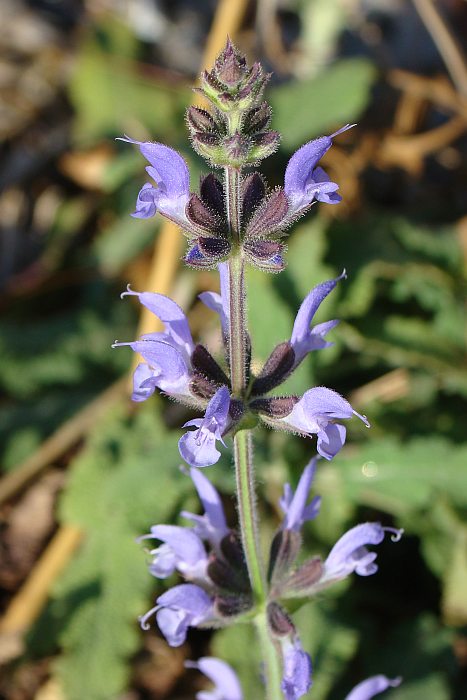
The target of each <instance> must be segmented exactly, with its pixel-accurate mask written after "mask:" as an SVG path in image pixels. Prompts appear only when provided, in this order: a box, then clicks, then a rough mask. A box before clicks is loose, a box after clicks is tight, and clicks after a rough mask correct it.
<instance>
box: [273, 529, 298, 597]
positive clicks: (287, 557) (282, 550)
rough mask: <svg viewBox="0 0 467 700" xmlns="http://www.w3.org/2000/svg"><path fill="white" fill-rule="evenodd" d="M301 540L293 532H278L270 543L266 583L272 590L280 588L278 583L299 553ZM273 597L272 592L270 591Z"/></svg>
mask: <svg viewBox="0 0 467 700" xmlns="http://www.w3.org/2000/svg"><path fill="white" fill-rule="evenodd" d="M301 543H302V538H301V536H300V533H299V532H295V531H294V530H279V531H278V532H276V534H275V535H274V538H273V540H272V543H271V551H270V554H269V565H268V581H270V583H271V584H272V589H273V590H274V588H275V587H276V586H279V587H280V582H281V581H282V579H283V578H284V577H285V576H287V574H288V573H289V571H290V568H291V566H292V565H293V564H294V562H295V561H296V559H297V557H298V553H299V551H300V546H301ZM271 593H272V595H273V597H276V596H274V594H273V592H272V591H271Z"/></svg>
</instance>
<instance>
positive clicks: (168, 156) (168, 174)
mask: <svg viewBox="0 0 467 700" xmlns="http://www.w3.org/2000/svg"><path fill="white" fill-rule="evenodd" d="M119 141H126V142H127V143H133V144H135V145H136V146H139V150H140V151H141V153H142V155H143V156H144V157H145V158H146V160H148V161H149V162H150V164H151V165H148V166H147V168H146V171H147V173H148V175H150V177H152V179H153V180H154V181H155V182H156V184H157V188H156V187H153V186H152V185H151V184H149V183H146V184H145V185H143V187H142V188H141V190H140V192H139V195H138V199H137V202H136V210H135V211H134V213H133V214H132V216H134V217H136V218H139V219H147V218H148V217H150V216H154V214H155V213H156V212H157V211H160V213H161V214H163V215H164V216H166V217H167V218H169V219H172V220H173V221H175V222H176V223H178V224H180V225H181V226H183V225H184V224H185V223H187V218H186V215H185V207H186V205H187V203H188V199H189V196H190V173H189V171H188V166H187V164H186V162H185V159H184V158H182V156H181V155H180V154H179V153H177V151H174V149H173V148H169V147H168V146H164V144H162V143H152V142H149V141H145V142H141V141H135V140H134V139H131V138H129V137H128V136H126V137H125V138H121V139H119Z"/></svg>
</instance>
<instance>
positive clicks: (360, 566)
mask: <svg viewBox="0 0 467 700" xmlns="http://www.w3.org/2000/svg"><path fill="white" fill-rule="evenodd" d="M386 532H391V533H392V537H391V539H392V540H393V542H398V541H399V540H400V538H401V537H402V534H403V532H404V531H403V530H398V529H396V528H393V527H384V526H383V525H381V524H380V523H362V524H361V525H356V526H355V527H353V528H352V529H351V530H348V531H347V532H346V533H344V534H343V535H342V537H341V538H340V539H339V540H338V541H337V542H336V544H335V545H334V547H333V548H332V549H331V551H330V552H329V555H328V557H327V559H326V561H325V562H324V565H323V575H322V577H321V579H320V581H319V582H318V587H321V585H322V584H323V583H327V582H330V581H339V580H340V579H343V578H345V577H346V576H348V575H349V574H351V573H353V572H355V573H356V574H358V575H359V576H370V575H371V574H374V573H375V572H376V571H377V570H378V566H377V564H375V559H376V556H377V555H376V552H370V551H369V550H368V549H367V548H366V545H369V544H381V542H382V541H383V540H384V535H385V533H386Z"/></svg>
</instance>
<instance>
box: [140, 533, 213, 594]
mask: <svg viewBox="0 0 467 700" xmlns="http://www.w3.org/2000/svg"><path fill="white" fill-rule="evenodd" d="M138 539H139V540H145V539H155V540H161V541H162V542H163V543H164V544H162V545H161V546H160V547H157V548H156V549H153V550H151V555H152V556H153V560H152V563H151V565H150V567H149V571H150V572H151V574H152V575H153V576H155V577H156V578H167V576H170V575H171V574H173V572H174V571H175V570H177V571H179V572H180V573H181V574H182V575H183V576H184V577H185V578H186V579H189V580H192V581H193V580H194V581H196V580H199V581H203V580H205V579H206V567H207V564H208V557H207V554H206V550H205V548H204V545H203V543H202V541H201V540H200V538H199V537H198V535H197V534H196V533H195V532H194V531H193V530H190V529H188V528H185V527H180V526H178V525H153V526H152V527H151V532H150V534H149V535H143V536H142V537H140V538H138Z"/></svg>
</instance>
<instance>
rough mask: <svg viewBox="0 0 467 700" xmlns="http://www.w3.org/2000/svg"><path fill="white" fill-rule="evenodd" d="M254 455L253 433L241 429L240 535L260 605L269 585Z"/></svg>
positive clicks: (238, 457)
mask: <svg viewBox="0 0 467 700" xmlns="http://www.w3.org/2000/svg"><path fill="white" fill-rule="evenodd" d="M252 453H253V450H252V439H251V432H250V431H249V430H240V431H239V432H238V433H237V434H236V435H235V437H234V456H235V472H236V478H237V500H238V515H239V519H240V532H241V536H242V544H243V551H244V553H245V559H246V563H247V567H248V573H249V575H250V582H251V587H252V589H253V594H254V596H255V598H256V600H257V601H258V603H264V601H265V599H266V584H265V578H264V568H263V566H262V558H261V552H260V547H259V537H258V517H257V513H256V495H255V485H254V480H253V460H252V456H253V454H252Z"/></svg>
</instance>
